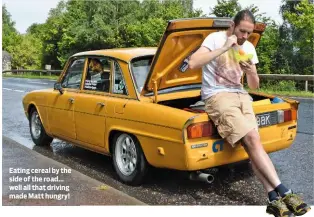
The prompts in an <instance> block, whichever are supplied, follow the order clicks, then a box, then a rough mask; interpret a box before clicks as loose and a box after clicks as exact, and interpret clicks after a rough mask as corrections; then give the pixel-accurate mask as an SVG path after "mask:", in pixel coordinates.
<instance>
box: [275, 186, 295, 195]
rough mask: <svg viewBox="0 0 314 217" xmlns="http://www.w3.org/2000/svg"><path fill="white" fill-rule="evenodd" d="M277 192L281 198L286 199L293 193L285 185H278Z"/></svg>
mask: <svg viewBox="0 0 314 217" xmlns="http://www.w3.org/2000/svg"><path fill="white" fill-rule="evenodd" d="M275 191H276V192H277V193H278V194H279V195H280V197H284V196H286V195H287V194H289V193H292V191H291V190H289V189H288V188H286V187H285V186H284V185H283V184H280V185H278V186H277V187H276V188H275Z"/></svg>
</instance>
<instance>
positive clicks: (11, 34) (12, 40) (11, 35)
mask: <svg viewBox="0 0 314 217" xmlns="http://www.w3.org/2000/svg"><path fill="white" fill-rule="evenodd" d="M14 25H15V23H14V22H13V21H12V19H11V15H10V13H9V12H8V11H7V9H6V7H5V5H2V50H6V51H8V52H9V53H12V51H13V48H14V46H15V44H16V43H19V41H20V40H21V38H20V37H19V34H18V33H17V31H16V29H15V27H14Z"/></svg>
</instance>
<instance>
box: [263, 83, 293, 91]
mask: <svg viewBox="0 0 314 217" xmlns="http://www.w3.org/2000/svg"><path fill="white" fill-rule="evenodd" d="M260 88H262V89H266V90H269V91H297V88H296V82H295V81H264V82H261V84H260Z"/></svg>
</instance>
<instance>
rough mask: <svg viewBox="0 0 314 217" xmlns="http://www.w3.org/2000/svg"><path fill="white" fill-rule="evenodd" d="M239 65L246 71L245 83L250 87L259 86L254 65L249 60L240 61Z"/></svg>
mask: <svg viewBox="0 0 314 217" xmlns="http://www.w3.org/2000/svg"><path fill="white" fill-rule="evenodd" d="M240 67H241V69H242V70H243V72H245V73H246V79H247V83H248V85H249V88H250V89H253V90H254V89H257V88H259V77H258V74H257V71H256V66H255V64H253V63H252V62H251V61H250V60H249V62H245V61H242V60H241V61H240Z"/></svg>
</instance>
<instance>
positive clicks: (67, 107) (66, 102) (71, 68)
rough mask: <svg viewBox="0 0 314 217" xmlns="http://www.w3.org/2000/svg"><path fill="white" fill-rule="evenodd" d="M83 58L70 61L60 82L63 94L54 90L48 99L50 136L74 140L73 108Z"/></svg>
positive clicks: (82, 66)
mask: <svg viewBox="0 0 314 217" xmlns="http://www.w3.org/2000/svg"><path fill="white" fill-rule="evenodd" d="M84 67H85V58H76V59H72V60H70V63H69V64H68V68H67V70H66V72H65V74H64V76H63V79H62V81H61V86H62V88H63V91H64V92H63V94H60V93H59V91H58V90H55V91H54V92H53V94H52V96H51V97H50V98H49V100H50V102H49V104H50V105H51V107H50V108H49V109H50V111H49V112H48V119H49V123H50V126H51V131H52V134H53V135H55V136H57V137H61V138H65V139H70V140H75V139H76V130H75V120H74V108H75V104H76V100H77V96H78V94H79V90H80V86H81V81H82V76H83V72H84Z"/></svg>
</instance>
